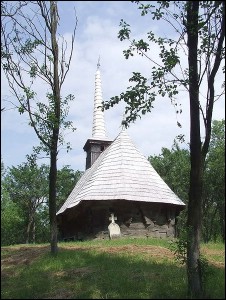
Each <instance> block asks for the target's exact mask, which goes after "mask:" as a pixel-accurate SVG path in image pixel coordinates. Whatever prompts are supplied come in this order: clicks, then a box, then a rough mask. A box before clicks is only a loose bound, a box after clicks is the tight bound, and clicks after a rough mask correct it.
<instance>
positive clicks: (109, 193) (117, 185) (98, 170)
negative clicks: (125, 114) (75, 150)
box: [57, 129, 185, 214]
mask: <svg viewBox="0 0 226 300" xmlns="http://www.w3.org/2000/svg"><path fill="white" fill-rule="evenodd" d="M92 200H100V201H101V200H109V201H111V200H128V201H144V202H155V203H156V202H157V203H168V204H174V205H179V206H184V205H185V204H184V203H183V202H182V201H181V200H180V199H179V198H178V197H177V196H176V195H175V193H174V192H173V191H172V190H171V189H170V188H169V187H168V185H167V184H166V183H165V182H164V181H163V179H162V178H161V177H160V176H159V175H158V173H157V172H156V171H155V169H154V168H153V167H152V166H151V164H150V162H149V161H148V160H147V159H146V158H145V156H144V155H143V154H141V153H140V152H139V150H138V149H137V148H136V146H135V145H134V144H133V142H132V140H131V138H130V137H129V136H128V134H127V132H126V130H125V129H123V130H122V131H121V132H120V133H119V135H118V136H117V138H116V139H115V140H114V141H113V143H112V144H111V145H110V146H109V147H108V148H107V149H106V150H105V151H104V152H102V154H101V155H100V156H99V157H98V159H97V160H96V161H95V162H94V164H93V165H92V166H91V167H90V168H89V169H87V170H86V172H85V173H84V174H83V176H82V177H81V178H80V180H79V181H78V183H77V185H76V186H75V188H74V189H73V190H72V192H71V194H70V195H69V197H68V199H67V200H66V202H65V203H64V205H63V206H62V207H61V209H60V210H59V211H58V213H57V214H61V213H63V212H64V211H65V210H66V209H68V208H71V207H74V206H76V205H78V204H79V203H80V202H81V201H92Z"/></svg>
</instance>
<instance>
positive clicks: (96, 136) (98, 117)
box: [83, 58, 112, 169]
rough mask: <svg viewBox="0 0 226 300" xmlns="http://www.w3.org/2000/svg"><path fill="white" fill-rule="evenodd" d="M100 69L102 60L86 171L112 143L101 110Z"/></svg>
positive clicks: (88, 142)
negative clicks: (107, 134)
mask: <svg viewBox="0 0 226 300" xmlns="http://www.w3.org/2000/svg"><path fill="white" fill-rule="evenodd" d="M99 68H100V58H99V60H98V63H97V71H96V74H95V92H94V110H93V126H92V138H91V139H88V140H87V142H86V143H85V146H84V147H83V149H84V151H86V153H87V156H86V169H88V168H90V167H91V166H92V165H93V163H94V162H95V160H96V159H97V158H98V156H99V155H100V154H101V153H102V152H103V151H104V150H105V149H106V148H107V147H108V146H109V145H110V144H111V143H112V141H110V140H109V139H108V138H107V136H106V129H105V121H104V112H103V111H102V109H101V105H102V101H103V99H102V89H101V78H100V70H99Z"/></svg>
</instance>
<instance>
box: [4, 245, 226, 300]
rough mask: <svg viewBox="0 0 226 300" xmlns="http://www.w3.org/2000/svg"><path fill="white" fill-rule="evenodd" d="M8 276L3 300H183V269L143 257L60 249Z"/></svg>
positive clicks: (16, 269)
mask: <svg viewBox="0 0 226 300" xmlns="http://www.w3.org/2000/svg"><path fill="white" fill-rule="evenodd" d="M218 271H219V270H217V272H218ZM222 271H223V270H222ZM8 272H9V273H8V276H6V277H5V278H2V299H184V298H186V291H187V290H186V289H187V285H186V270H185V268H184V267H180V266H177V265H176V264H174V263H172V262H170V261H169V260H167V259H165V260H161V261H156V260H155V259H154V258H150V257H147V256H145V255H142V254H133V255H131V254H130V253H117V254H115V253H114V254H111V253H101V252H98V251H94V250H85V249H84V250H70V249H61V250H60V252H59V254H58V256H57V257H52V256H51V255H50V254H47V253H45V254H44V256H42V257H40V258H38V259H37V260H35V261H34V262H32V263H30V264H29V265H21V266H20V267H17V266H12V267H11V269H10V268H9V269H8ZM6 274H7V273H6ZM221 278H222V277H221ZM218 284H219V282H218ZM220 298H221V297H220ZM223 298H224V294H223V291H222V299H223Z"/></svg>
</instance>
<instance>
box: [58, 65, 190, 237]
mask: <svg viewBox="0 0 226 300" xmlns="http://www.w3.org/2000/svg"><path fill="white" fill-rule="evenodd" d="M101 104H102V90H101V78H100V70H99V64H98V67H97V71H96V74H95V94H94V112H93V126H92V138H90V139H88V140H87V141H86V143H85V145H84V147H83V149H84V151H86V153H87V155H86V171H85V173H84V174H83V176H82V177H81V178H80V180H79V181H78V182H77V184H76V186H75V187H74V189H73V190H72V192H71V194H70V195H69V197H68V198H67V200H66V201H65V203H64V204H63V206H62V207H61V208H60V210H59V211H58V212H57V221H58V228H59V237H60V239H63V240H70V239H71V240H72V239H73V240H84V239H95V238H99V239H109V238H114V237H149V236H150V237H174V236H175V233H176V217H177V216H178V215H179V213H180V211H181V210H182V209H184V207H185V204H184V203H183V202H182V201H181V200H180V199H179V198H178V197H177V196H176V195H175V194H174V192H173V191H172V190H171V189H170V188H169V186H168V185H167V184H166V183H165V182H164V181H163V179H162V178H161V177H160V176H159V174H158V173H157V172H156V171H155V169H154V168H153V167H152V166H151V164H150V162H149V161H148V160H147V159H146V158H145V156H143V155H142V154H141V153H140V152H139V150H138V149H137V148H136V146H135V145H134V144H133V141H132V140H131V138H130V137H129V135H128V133H127V132H126V130H125V128H122V130H121V132H120V133H119V134H118V136H117V137H116V138H115V140H114V141H111V140H110V139H108V138H107V136H106V130H105V122H104V112H103V111H102V110H101Z"/></svg>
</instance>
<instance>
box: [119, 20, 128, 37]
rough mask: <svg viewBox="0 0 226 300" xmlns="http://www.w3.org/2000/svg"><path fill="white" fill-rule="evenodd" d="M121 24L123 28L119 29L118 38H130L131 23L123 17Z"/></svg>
mask: <svg viewBox="0 0 226 300" xmlns="http://www.w3.org/2000/svg"><path fill="white" fill-rule="evenodd" d="M119 26H121V27H122V29H120V30H119V33H118V38H119V39H120V41H123V40H126V39H129V38H130V32H131V30H130V28H129V27H130V25H129V24H127V23H126V22H125V21H124V20H123V19H121V21H120V23H119Z"/></svg>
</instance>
